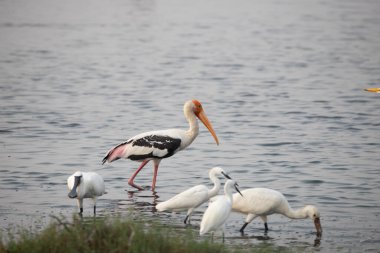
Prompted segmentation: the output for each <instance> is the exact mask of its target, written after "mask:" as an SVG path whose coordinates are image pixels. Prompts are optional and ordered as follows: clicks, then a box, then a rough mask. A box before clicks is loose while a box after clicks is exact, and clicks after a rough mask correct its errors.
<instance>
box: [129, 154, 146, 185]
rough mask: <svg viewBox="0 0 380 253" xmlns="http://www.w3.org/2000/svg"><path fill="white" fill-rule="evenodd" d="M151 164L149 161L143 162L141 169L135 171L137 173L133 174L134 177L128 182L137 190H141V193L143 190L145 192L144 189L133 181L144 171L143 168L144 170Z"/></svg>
mask: <svg viewBox="0 0 380 253" xmlns="http://www.w3.org/2000/svg"><path fill="white" fill-rule="evenodd" d="M148 162H149V160H146V161H143V162H142V163H141V165H140V167H139V168H138V169H137V170H136V171H135V173H133V175H132V177H131V178H130V179H129V180H128V184H129V185H130V186H132V187H135V188H137V189H139V190H140V191H141V190H144V189H143V188H142V187H140V186H138V185H136V184H135V183H134V182H133V180H135V177H136V176H137V174H139V172H140V170H142V168H144V166H145V165H146V164H147V163H148Z"/></svg>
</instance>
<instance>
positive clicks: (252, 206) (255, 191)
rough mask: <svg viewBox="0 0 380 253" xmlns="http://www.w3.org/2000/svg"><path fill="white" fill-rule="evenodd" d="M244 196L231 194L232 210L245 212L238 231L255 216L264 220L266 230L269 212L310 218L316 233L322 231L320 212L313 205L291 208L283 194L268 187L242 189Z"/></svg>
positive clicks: (289, 216) (297, 217)
mask: <svg viewBox="0 0 380 253" xmlns="http://www.w3.org/2000/svg"><path fill="white" fill-rule="evenodd" d="M242 194H243V196H244V198H242V197H241V196H240V195H238V194H234V195H233V205H232V211H234V212H239V213H243V214H247V217H246V219H245V223H244V225H243V226H242V227H241V229H240V232H241V233H243V232H244V229H245V227H246V226H247V225H248V224H249V223H250V222H251V221H252V220H253V219H255V218H256V217H260V218H261V219H262V220H263V221H264V226H265V231H267V230H268V223H267V216H268V215H271V214H276V213H278V214H282V215H284V216H286V217H288V218H291V219H306V218H310V219H312V220H313V221H314V225H315V229H316V230H317V234H321V233H322V227H321V223H320V213H319V211H318V209H317V208H316V207H315V206H312V205H307V206H305V207H303V208H300V209H296V210H293V209H292V208H291V207H290V205H289V203H288V201H287V199H286V198H285V196H284V195H283V194H282V193H281V192H279V191H275V190H272V189H268V188H251V189H246V190H243V191H242Z"/></svg>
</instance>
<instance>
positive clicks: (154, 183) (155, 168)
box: [152, 160, 160, 191]
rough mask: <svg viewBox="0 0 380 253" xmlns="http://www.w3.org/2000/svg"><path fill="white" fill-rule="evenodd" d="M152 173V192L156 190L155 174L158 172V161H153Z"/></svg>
mask: <svg viewBox="0 0 380 253" xmlns="http://www.w3.org/2000/svg"><path fill="white" fill-rule="evenodd" d="M153 163H154V173H153V180H152V191H154V189H155V188H156V178H157V172H158V165H159V164H160V160H154V161H153Z"/></svg>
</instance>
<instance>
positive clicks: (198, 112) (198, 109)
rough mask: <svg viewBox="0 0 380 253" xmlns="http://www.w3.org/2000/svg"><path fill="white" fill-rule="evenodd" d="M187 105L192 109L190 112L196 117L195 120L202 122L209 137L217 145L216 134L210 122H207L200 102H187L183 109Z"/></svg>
mask: <svg viewBox="0 0 380 253" xmlns="http://www.w3.org/2000/svg"><path fill="white" fill-rule="evenodd" d="M188 103H190V105H191V107H192V111H193V112H194V114H195V116H197V118H198V119H199V120H200V121H202V123H203V124H204V125H205V127H207V129H208V131H210V133H211V135H212V136H213V137H214V140H215V142H216V144H217V145H219V140H218V137H217V136H216V133H215V131H214V129H213V128H212V125H211V123H210V121H209V120H208V118H207V116H206V113H205V111H204V110H203V106H202V104H201V102H199V101H198V100H196V99H193V100H191V101H188V102H187V103H186V104H185V107H186V105H187V104H188Z"/></svg>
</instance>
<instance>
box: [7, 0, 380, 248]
mask: <svg viewBox="0 0 380 253" xmlns="http://www.w3.org/2000/svg"><path fill="white" fill-rule="evenodd" d="M379 10H380V2H379V1H370V0H368V1H353V0H348V1H343V0H332V1H322V0H312V1H300V0H295V1H290V0H285V1H276V0H269V1H256V0H252V1H248V0H238V1H232V0H221V1H216V0H210V1H198V0H196V1H183V0H179V1H174V0H172V1H171V0H157V1H154V0H151V1H150V0H142V1H134V0H127V1H121V0H120V1H118V0H113V1H100V0H95V1H90V0H83V1H73V0H68V1H51V0H34V1H26V0H18V1H11V0H3V1H0V34H1V36H0V90H1V93H0V105H1V110H0V116H1V117H0V119H1V120H0V137H1V139H0V145H1V152H0V159H1V166H0V172H1V173H0V190H1V191H0V203H1V206H0V224H1V228H2V231H6V230H8V229H12V228H14V227H15V226H18V225H23V226H31V227H37V228H41V227H43V226H44V224H47V223H48V222H49V220H50V215H64V216H67V217H71V215H72V214H73V213H75V212H77V209H76V207H75V205H76V203H75V201H74V200H70V199H68V197H67V193H68V191H67V187H66V179H67V177H68V176H69V175H70V174H72V173H73V172H74V171H76V170H83V171H96V172H98V173H99V174H101V175H102V176H103V177H104V179H105V181H106V188H107V194H106V195H104V196H103V197H101V198H100V199H99V202H98V210H99V215H108V214H119V213H120V214H122V215H128V213H129V210H130V209H131V208H132V207H134V208H136V210H137V211H138V212H140V213H143V214H144V215H147V216H149V217H152V218H154V219H157V220H161V221H164V222H165V223H168V224H171V223H173V225H174V226H179V227H181V226H182V220H183V218H184V213H181V214H177V215H176V216H173V215H172V214H170V213H155V212H154V204H155V203H157V202H159V201H162V200H165V199H168V198H169V197H170V196H172V195H174V194H175V193H178V192H180V191H182V190H184V189H186V188H189V187H191V186H193V185H196V184H200V183H204V184H209V180H208V178H207V173H208V170H209V169H210V168H211V167H213V166H221V167H223V168H225V169H226V170H228V171H229V172H230V174H231V176H233V177H234V179H236V180H237V181H238V182H239V184H240V187H241V189H245V188H250V187H269V188H273V189H277V190H280V191H281V192H283V193H284V194H285V195H286V196H287V197H288V199H289V201H290V203H291V205H292V206H294V207H301V206H302V205H304V204H315V205H316V206H318V207H319V209H320V211H321V213H322V219H321V221H322V226H323V229H324V232H323V236H322V238H321V239H320V240H319V238H316V236H315V233H314V227H313V224H312V222H311V221H309V220H296V221H290V220H289V219H287V218H285V217H282V216H275V215H274V216H270V217H269V228H270V231H269V233H268V235H264V233H263V224H262V223H261V221H260V220H255V221H254V222H252V224H250V225H249V226H248V227H247V228H246V236H245V237H241V236H240V234H239V233H238V229H239V228H240V226H241V225H242V224H243V221H244V218H245V217H244V216H242V215H239V214H233V215H232V216H231V217H230V219H229V221H228V223H227V237H228V238H227V240H226V243H228V244H234V245H237V246H238V247H243V248H248V247H254V246H255V245H259V244H261V243H270V244H273V245H281V246H286V247H289V248H293V247H294V248H305V251H320V252H334V251H340V252H378V249H379V248H380V237H379V234H380V217H379V216H380V190H379V189H380V172H379V169H380V168H379V164H380V134H379V129H380V111H379V108H380V94H374V93H367V92H364V91H363V89H364V88H367V87H373V86H375V87H376V86H380V77H379V73H380V43H379V38H380V15H379ZM192 98H197V99H199V100H200V101H202V103H203V105H204V108H205V110H206V113H207V115H208V117H209V119H210V120H211V122H212V123H213V126H214V128H215V130H216V132H217V135H218V137H219V139H220V143H221V144H220V146H216V145H215V143H214V141H213V139H212V137H211V135H210V134H209V133H208V132H207V130H206V128H205V127H203V125H202V126H201V131H200V135H199V136H198V138H197V139H196V140H195V141H194V143H193V144H192V145H191V146H190V147H189V148H188V149H186V150H185V151H182V152H180V153H178V154H176V155H175V156H173V157H171V158H169V159H166V160H163V162H162V163H161V166H160V169H159V174H158V182H157V188H156V190H157V192H156V193H155V194H152V192H151V191H150V190H146V191H140V192H133V191H132V192H131V190H133V189H132V188H130V187H129V186H128V185H127V180H128V178H129V177H130V176H131V174H132V173H133V170H134V169H135V168H137V166H138V163H135V162H131V161H126V160H125V161H123V160H121V161H116V162H114V163H112V164H110V165H104V166H102V165H101V160H102V158H103V156H104V155H105V153H106V152H107V151H108V150H109V149H110V148H111V147H112V146H114V145H115V144H118V143H119V142H121V141H123V140H125V139H126V138H129V137H132V136H133V135H135V134H137V133H140V132H144V131H149V130H154V129H165V128H183V129H186V128H187V127H188V125H187V123H186V120H185V119H184V116H183V112H182V107H183V104H184V102H185V101H186V100H189V99H192ZM152 174H153V173H152V165H151V164H149V165H148V166H147V167H146V168H145V169H144V170H143V171H142V172H141V173H140V174H139V176H138V177H137V179H136V182H137V183H138V184H142V185H147V186H148V185H150V183H151V178H152ZM204 209H205V206H203V207H202V208H200V209H199V212H197V213H196V214H195V215H194V218H193V226H194V229H198V224H199V222H200V219H201V215H202V212H203V210H204ZM84 215H85V216H91V201H85V214H84Z"/></svg>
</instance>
